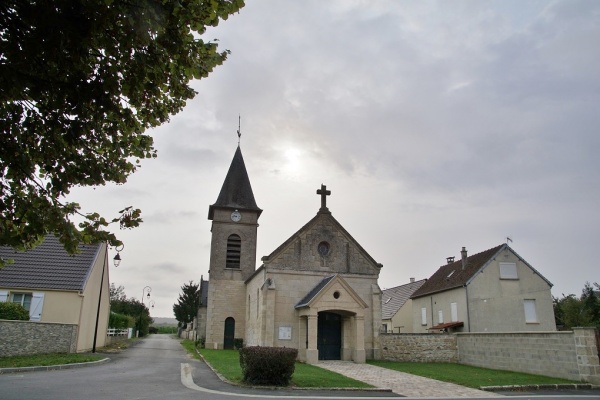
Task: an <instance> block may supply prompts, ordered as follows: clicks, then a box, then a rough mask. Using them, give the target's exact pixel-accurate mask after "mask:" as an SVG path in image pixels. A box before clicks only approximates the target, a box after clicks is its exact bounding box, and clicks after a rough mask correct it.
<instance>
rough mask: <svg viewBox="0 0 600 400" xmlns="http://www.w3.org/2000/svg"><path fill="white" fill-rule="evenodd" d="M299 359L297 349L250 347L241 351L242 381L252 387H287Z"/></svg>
mask: <svg viewBox="0 0 600 400" xmlns="http://www.w3.org/2000/svg"><path fill="white" fill-rule="evenodd" d="M297 357H298V350H297V349H290V348H287V347H260V346H250V347H244V348H242V349H240V366H241V367H242V375H243V378H242V380H243V381H244V382H246V383H249V384H252V385H276V386H287V385H288V384H289V383H290V380H291V379H292V375H293V374H294V369H295V366H296V358H297Z"/></svg>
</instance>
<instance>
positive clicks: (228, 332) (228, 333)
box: [223, 317, 235, 349]
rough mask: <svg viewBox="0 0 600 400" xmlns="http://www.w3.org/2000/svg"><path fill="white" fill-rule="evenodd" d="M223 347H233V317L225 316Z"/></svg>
mask: <svg viewBox="0 0 600 400" xmlns="http://www.w3.org/2000/svg"><path fill="white" fill-rule="evenodd" d="M224 337H225V339H224V342H223V348H224V349H233V339H234V337H235V319H233V318H232V317H227V318H226V319H225V334H224Z"/></svg>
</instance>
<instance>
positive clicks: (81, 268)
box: [0, 235, 102, 291]
mask: <svg viewBox="0 0 600 400" xmlns="http://www.w3.org/2000/svg"><path fill="white" fill-rule="evenodd" d="M101 246H102V244H92V245H82V246H80V250H81V253H79V254H76V255H74V256H72V255H69V254H68V253H67V252H66V250H65V249H64V248H63V246H62V244H60V242H59V241H58V239H57V238H56V237H54V236H52V235H48V236H46V238H45V240H44V241H43V242H42V243H41V244H40V245H39V246H37V247H36V248H34V249H31V250H28V251H25V252H18V251H16V250H14V249H12V248H10V247H3V246H0V257H2V258H4V259H13V260H14V261H15V262H14V264H9V265H6V266H5V267H4V268H1V269H0V287H2V288H22V289H54V290H77V291H79V290H83V289H84V287H85V284H86V282H87V279H88V275H89V273H90V271H91V269H92V267H93V265H94V261H95V260H96V257H97V256H98V254H99V252H100V249H101Z"/></svg>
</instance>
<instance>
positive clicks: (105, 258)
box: [92, 244, 125, 353]
mask: <svg viewBox="0 0 600 400" xmlns="http://www.w3.org/2000/svg"><path fill="white" fill-rule="evenodd" d="M124 247H125V245H121V246H120V247H115V250H116V251H117V255H116V256H115V258H113V262H114V264H115V268H117V267H118V266H119V265H121V256H120V255H119V253H120V252H121V251H122V250H123V248H124ZM105 269H108V244H107V245H106V253H105V254H104V265H103V266H102V277H101V278H100V294H98V310H97V311H96V328H95V329H94V343H93V345H92V353H95V352H96V339H98V321H99V320H100V304H101V303H102V286H104V270H105ZM105 334H106V333H105Z"/></svg>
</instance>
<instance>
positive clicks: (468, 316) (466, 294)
mask: <svg viewBox="0 0 600 400" xmlns="http://www.w3.org/2000/svg"><path fill="white" fill-rule="evenodd" d="M465 300H466V303H467V326H468V327H469V329H468V330H467V332H471V313H470V312H469V287H468V286H467V285H465Z"/></svg>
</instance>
